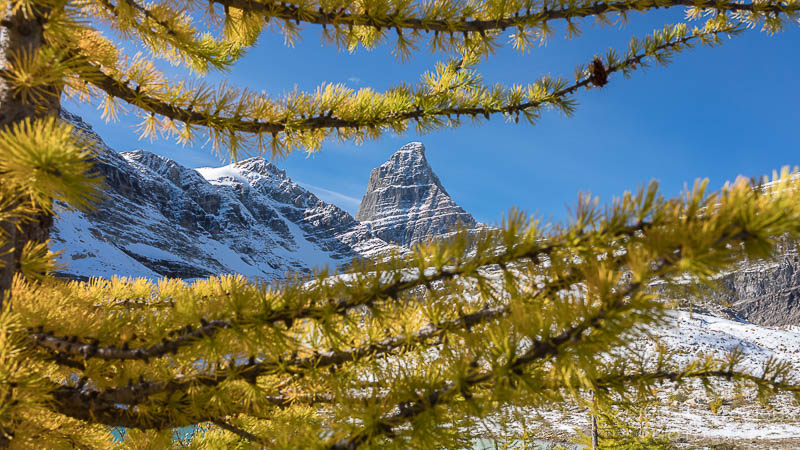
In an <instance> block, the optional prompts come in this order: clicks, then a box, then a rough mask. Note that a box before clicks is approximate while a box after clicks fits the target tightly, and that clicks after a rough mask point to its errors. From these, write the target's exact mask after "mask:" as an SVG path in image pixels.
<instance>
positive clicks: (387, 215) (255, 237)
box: [51, 113, 800, 326]
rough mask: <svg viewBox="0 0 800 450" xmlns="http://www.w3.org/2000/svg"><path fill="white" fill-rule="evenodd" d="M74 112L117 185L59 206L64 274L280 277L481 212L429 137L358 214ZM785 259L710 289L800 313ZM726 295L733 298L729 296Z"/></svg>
mask: <svg viewBox="0 0 800 450" xmlns="http://www.w3.org/2000/svg"><path fill="white" fill-rule="evenodd" d="M64 118H65V119H66V120H68V121H70V122H71V123H73V124H74V125H75V126H76V127H78V129H79V130H80V131H81V132H83V133H85V134H86V135H87V136H89V137H90V138H91V139H92V140H93V141H94V143H95V146H94V147H95V152H96V157H95V159H96V167H97V169H98V170H99V171H100V172H101V173H102V174H103V176H104V177H105V180H106V184H107V187H106V189H105V190H104V193H105V195H106V197H105V199H104V200H103V201H102V202H101V203H100V204H99V205H97V207H96V209H94V210H93V211H91V212H88V213H84V212H77V211H69V210H67V209H65V208H63V207H60V208H58V210H57V211H58V217H57V218H56V221H55V225H54V228H53V231H52V233H51V242H52V245H51V247H52V249H53V250H62V254H61V257H60V258H61V261H62V262H64V263H66V264H67V265H68V269H67V270H66V271H65V273H63V274H62V275H64V276H68V277H72V278H85V277H90V276H100V277H106V278H107V277H111V276H112V275H121V276H130V277H148V278H160V277H163V276H169V277H179V278H200V277H207V276H209V275H215V274H223V273H241V274H243V275H245V276H248V277H250V278H253V279H258V278H260V279H267V280H269V279H275V278H278V277H281V276H283V275H285V274H286V273H287V272H288V271H295V272H302V273H308V272H310V271H311V270H312V269H313V268H314V267H315V266H316V267H320V266H330V267H337V266H341V265H344V264H347V263H349V262H350V261H352V260H353V259H354V258H373V257H380V256H381V255H384V254H387V253H388V252H389V251H391V250H392V249H394V250H399V251H401V252H402V251H404V250H405V249H408V248H410V247H411V246H412V245H414V244H416V243H418V242H422V241H424V240H427V239H430V238H437V237H443V236H446V235H447V234H448V233H449V232H450V231H451V230H452V229H453V227H455V226H457V225H462V226H465V227H467V228H472V229H476V230H477V229H480V228H481V227H483V226H484V225H482V224H479V223H477V222H476V221H475V219H474V218H473V217H472V216H471V215H470V214H468V213H467V212H466V211H464V209H462V208H461V207H460V206H458V205H457V204H456V203H455V202H454V201H453V199H452V198H451V197H450V196H449V195H448V193H447V191H446V190H445V188H444V187H443V186H442V183H441V182H440V181H439V178H438V177H437V176H436V174H435V173H434V171H433V169H432V168H431V166H430V165H429V164H428V162H427V160H426V159H425V147H424V146H423V145H422V143H419V142H412V143H410V144H407V145H405V146H403V147H402V148H400V149H399V150H398V151H397V152H396V153H394V154H393V155H392V156H391V157H390V158H389V160H388V161H387V162H385V163H384V164H382V165H381V166H379V167H377V168H375V169H374V170H373V171H372V173H371V174H370V177H369V185H368V187H367V192H366V194H365V195H364V198H363V200H362V202H361V205H360V207H359V209H358V214H356V217H355V218H353V216H351V215H350V214H348V213H347V212H346V211H344V210H342V209H340V208H338V207H336V206H334V205H331V204H329V203H325V202H323V201H322V200H320V199H319V198H317V197H316V196H315V195H314V194H312V193H311V192H309V191H308V190H306V189H304V188H303V187H301V186H299V185H298V184H297V183H295V182H293V181H292V180H291V178H289V177H288V176H287V175H286V173H285V172H284V171H283V170H280V169H279V168H278V167H277V166H275V165H274V164H273V163H271V162H269V161H266V160H264V159H263V158H251V159H247V160H244V161H240V162H238V163H235V164H231V165H228V166H225V167H219V168H203V169H188V168H186V167H183V166H181V165H180V164H178V163H176V162H175V161H172V160H170V159H168V158H165V157H162V156H158V155H155V154H153V153H150V152H146V151H142V150H138V151H134V152H125V153H117V152H115V151H114V150H112V149H110V148H109V147H107V146H106V145H105V144H104V143H103V141H102V139H101V138H100V137H99V136H98V135H97V134H96V133H94V131H92V129H91V127H90V126H89V125H87V124H86V123H84V122H83V121H82V120H81V119H80V118H79V117H77V116H74V115H71V114H69V113H64ZM779 255H780V256H779V258H778V259H777V261H775V262H771V263H767V264H765V263H761V262H742V264H741V265H740V267H739V269H737V270H735V271H732V272H730V273H728V274H725V275H723V276H721V277H720V278H719V279H718V280H719V281H720V283H721V284H722V285H723V286H724V288H723V289H722V290H718V291H708V293H707V295H705V296H704V298H702V299H695V304H697V302H698V301H699V302H700V303H702V302H703V301H704V300H712V301H710V302H707V303H706V304H707V305H708V310H709V311H710V312H714V313H715V314H717V315H721V316H723V317H731V318H735V319H736V320H749V321H752V322H755V323H759V324H762V325H773V326H774V325H790V324H800V259H798V255H797V249H796V246H795V245H794V244H792V243H788V242H787V243H784V244H783V247H782V249H781V250H780V252H779ZM720 300H723V301H724V303H727V305H728V307H727V308H720V307H719V304H720V303H721V302H720Z"/></svg>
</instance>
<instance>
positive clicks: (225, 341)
mask: <svg viewBox="0 0 800 450" xmlns="http://www.w3.org/2000/svg"><path fill="white" fill-rule="evenodd" d="M2 7H3V20H2V22H0V30H1V33H2V34H1V36H2V38H0V49H1V50H0V51H2V68H1V69H0V80H2V82H1V83H0V448H19V449H25V448H37V449H38V448H110V447H114V448H131V449H134V448H136V449H143V448H151V449H160V448H171V447H175V448H214V449H216V448H303V449H305V448H328V449H351V448H435V449H440V448H473V446H474V445H476V444H475V443H476V442H479V441H480V440H482V439H485V438H486V436H485V435H483V434H482V433H481V431H480V430H481V427H480V426H479V425H480V424H481V423H482V422H483V421H485V420H488V419H492V418H496V417H501V416H504V415H507V413H508V411H509V408H515V407H522V408H532V409H547V408H559V407H561V406H563V405H573V406H577V407H580V408H583V409H584V410H585V411H586V415H587V416H588V417H592V418H593V419H592V422H593V423H594V429H595V430H594V433H593V436H584V445H590V446H592V447H600V448H646V447H659V448H662V447H668V446H669V445H670V444H669V442H666V441H665V440H664V439H663V437H660V436H657V435H654V434H652V433H647V432H643V431H642V430H641V429H639V428H637V427H638V425H631V424H630V423H629V420H630V418H631V417H634V416H636V415H637V414H640V411H642V410H643V408H645V409H646V407H647V405H648V404H649V402H653V401H656V400H657V399H658V396H659V395H661V394H663V393H665V392H666V393H669V392H677V391H678V390H680V389H682V388H684V387H686V386H696V387H698V388H699V389H705V390H706V391H708V392H712V393H713V392H715V391H716V390H717V389H719V388H720V386H722V385H725V386H735V388H736V389H742V390H752V391H755V392H757V395H758V398H759V399H761V400H762V401H768V400H769V399H770V398H773V397H774V396H776V395H777V396H785V397H787V398H791V399H792V401H794V402H798V401H800V379H798V378H797V377H796V376H795V375H794V374H795V372H794V370H796V369H797V368H796V367H794V366H793V365H792V364H790V363H788V362H786V361H783V360H777V359H769V360H767V361H766V362H765V363H764V364H763V367H759V368H758V369H757V370H753V369H752V368H748V367H746V366H743V365H742V364H741V362H742V358H743V354H742V352H741V351H740V350H735V351H732V352H730V353H729V354H728V355H727V356H725V357H719V356H713V355H703V354H700V353H698V354H697V355H692V358H691V359H690V360H688V361H687V360H686V358H676V357H675V355H674V353H673V352H671V351H670V350H669V349H667V348H665V347H663V346H655V347H654V350H652V351H647V352H641V351H637V349H635V348H633V347H632V346H631V343H632V342H633V341H634V339H635V338H642V337H643V338H647V337H648V336H649V335H650V330H651V329H652V328H653V327H656V326H660V325H664V324H665V323H666V320H667V318H668V315H669V314H670V312H671V311H673V310H674V309H675V308H676V307H677V301H673V300H670V299H673V298H692V296H693V295H696V296H702V295H706V293H707V292H708V290H709V289H713V288H715V287H716V284H715V280H716V279H717V278H718V276H719V275H720V274H723V273H725V272H726V271H730V270H732V269H733V268H734V267H735V266H736V265H737V264H738V263H739V262H740V261H742V260H743V259H746V260H748V261H758V260H768V259H770V258H772V257H773V256H774V255H775V252H776V250H777V249H778V248H782V247H785V246H787V245H788V246H791V245H794V244H792V243H793V242H795V241H797V240H798V239H800V176H798V173H797V172H796V171H791V170H789V169H782V170H779V171H776V172H775V173H774V174H773V175H772V176H771V177H764V178H763V179H758V180H751V179H745V178H740V179H737V180H736V181H734V182H731V183H729V184H726V185H725V186H724V187H723V188H722V189H721V190H719V191H718V192H711V191H710V189H708V188H707V185H708V182H707V181H698V182H696V183H695V184H694V186H693V187H691V188H689V189H687V191H686V192H685V193H684V194H683V195H681V196H679V197H675V198H666V197H665V196H664V195H662V194H661V193H660V191H659V188H658V186H657V184H656V183H655V182H653V183H651V184H649V185H647V186H645V187H642V188H639V189H638V190H634V191H631V192H626V193H623V194H622V195H621V196H620V197H618V198H616V199H614V200H613V201H611V202H610V203H607V204H605V205H603V204H600V203H599V202H598V201H596V200H595V199H594V198H592V197H590V196H583V195H582V196H579V200H578V202H577V204H576V205H575V206H574V208H573V211H572V217H571V219H570V220H569V222H567V223H564V224H552V223H549V222H546V221H543V220H540V219H538V218H535V217H532V216H528V215H527V214H525V213H523V212H520V211H518V210H512V211H510V212H509V213H508V214H507V215H506V216H505V218H504V219H503V220H502V222H501V224H500V225H499V226H497V227H484V228H482V229H480V230H479V231H475V230H474V229H472V230H467V229H463V230H461V231H459V232H457V233H454V234H453V235H452V236H451V237H448V238H446V239H432V240H430V241H428V242H423V243H421V244H418V245H416V246H414V247H413V248H412V249H411V250H410V251H399V250H398V251H393V252H391V253H388V254H385V255H381V256H380V257H376V258H371V259H366V258H364V259H357V260H354V261H352V262H351V263H349V264H348V265H347V266H345V267H341V268H338V269H319V270H317V271H316V272H314V273H313V274H303V273H290V272H287V274H286V276H285V277H283V278H282V279H280V280H277V281H269V282H267V281H259V280H252V279H248V278H246V277H244V276H241V275H220V276H218V277H210V278H206V279H200V280H193V281H188V280H186V281H185V280H182V279H166V278H165V279H161V280H157V281H153V280H147V279H129V278H124V277H114V278H112V279H103V278H99V277H98V278H92V279H90V280H88V281H75V280H67V279H64V278H62V277H58V276H56V274H55V273H54V272H57V271H58V270H59V269H60V263H59V262H58V261H57V255H56V254H54V253H53V252H51V251H50V249H49V242H48V236H49V233H50V228H51V227H52V225H53V223H54V214H56V211H57V210H58V208H57V206H59V207H63V208H70V209H74V210H80V211H85V210H90V209H92V208H93V207H94V205H95V204H96V202H97V201H98V200H99V199H100V198H101V197H102V195H103V194H102V188H103V184H104V180H103V177H102V176H100V175H99V174H98V172H97V171H95V169H93V161H94V155H95V153H94V148H93V144H92V143H91V141H90V140H88V139H87V138H86V136H85V135H84V133H82V132H81V130H78V129H77V128H76V127H74V126H73V125H72V124H71V123H70V122H69V121H66V120H64V119H63V117H64V113H63V112H62V110H61V103H62V101H63V100H65V99H72V100H74V101H78V102H85V103H91V104H93V105H97V106H99V107H100V108H101V109H102V110H103V112H104V115H105V116H106V118H108V119H110V120H113V119H115V118H116V117H117V115H118V114H120V113H122V112H123V110H126V108H127V110H129V111H131V114H136V115H138V116H139V117H140V118H141V128H140V130H141V133H142V136H144V137H161V138H164V139H173V140H174V141H175V143H176V144H191V143H195V142H198V141H205V140H207V141H209V142H210V143H211V144H212V146H213V149H214V150H215V151H217V152H219V153H221V154H224V155H226V156H228V157H229V158H230V159H231V160H234V161H236V160H237V159H240V158H241V157H242V156H243V155H247V154H262V155H268V156H269V157H272V158H276V157H281V156H285V155H288V154H290V153H292V152H297V151H301V152H307V153H309V154H311V153H315V152H319V151H322V150H323V148H324V146H325V144H326V143H331V142H337V141H338V142H354V143H362V142H364V141H367V140H373V139H379V138H380V137H381V136H384V135H386V134H394V135H402V134H403V133H405V132H407V131H409V130H416V131H417V132H420V133H427V132H434V131H436V130H441V129H445V128H455V127H459V126H461V125H466V124H480V123H482V122H485V121H487V120H489V119H490V118H491V117H492V116H501V117H504V118H506V119H507V120H510V121H514V122H519V121H522V122H528V123H529V124H531V125H534V124H535V123H536V122H537V120H538V119H539V118H540V117H541V116H542V115H543V114H559V113H560V114H562V115H564V116H567V117H569V116H570V115H572V113H573V112H574V111H575V109H576V107H577V101H576V98H578V97H580V94H581V92H583V91H585V90H588V89H596V88H601V87H604V86H605V87H604V88H603V89H605V90H609V89H614V86H615V84H618V83H624V82H625V81H624V79H625V78H627V77H629V76H631V75H633V74H634V73H635V72H637V71H641V69H643V68H647V67H652V66H661V65H664V64H666V63H668V62H669V61H670V60H671V59H672V58H676V57H680V53H681V52H684V51H687V50H689V49H692V48H695V47H715V46H717V45H719V44H721V43H722V39H723V38H728V37H734V36H737V35H739V34H741V33H759V32H761V33H769V34H776V33H778V32H780V31H781V30H783V29H784V28H786V27H794V26H797V25H798V22H799V21H800V0H780V1H778V0H743V1H739V0H735V1H733V0H714V1H711V0H423V1H420V0H358V1H355V2H349V1H341V0H288V1H280V2H278V1H272V0H208V1H207V2H205V1H203V2H196V1H193V0H153V1H149V2H142V1H140V0H2ZM663 8H676V9H677V8H681V9H685V12H686V14H685V23H677V24H675V25H673V26H667V27H664V28H663V29H657V30H655V31H653V33H652V34H650V35H647V36H644V37H641V38H633V39H631V41H630V43H629V45H628V46H627V47H626V48H622V49H617V50H614V49H610V50H608V51H606V52H604V53H603V56H596V57H594V58H593V59H591V60H589V61H576V63H581V64H579V65H578V66H577V67H576V68H575V72H574V74H568V75H566V76H564V77H561V78H555V77H549V76H545V77H542V78H539V79H535V80H532V79H520V80H519V81H520V83H529V84H515V85H513V86H503V85H498V84H491V85H489V84H487V83H485V82H484V80H483V78H482V77H481V74H480V73H479V66H480V64H483V63H488V64H491V61H492V57H493V55H494V52H495V50H496V49H498V48H499V47H501V46H505V45H508V46H511V47H513V49H515V50H517V51H519V52H522V53H525V52H529V51H535V50H534V48H535V47H537V46H538V45H539V44H540V43H542V42H544V41H545V40H547V39H558V38H560V37H561V36H560V34H561V33H560V32H559V33H557V34H559V36H556V35H555V34H556V33H554V31H553V30H554V29H556V28H558V29H559V30H560V29H566V31H567V38H575V39H580V37H579V35H580V31H581V30H580V28H581V27H583V26H585V24H586V23H589V22H590V21H599V22H601V23H606V24H616V23H618V22H625V21H628V20H635V19H636V18H635V17H634V15H633V13H636V17H641V16H642V14H645V15H646V14H649V13H652V12H653V11H655V10H657V9H663ZM629 16H631V17H630V18H629ZM559 27H561V28H559ZM311 29H314V30H316V29H320V30H321V33H322V34H323V36H324V38H325V39H326V40H327V42H328V43H329V44H330V47H332V48H331V49H330V51H336V49H338V50H339V51H351V50H354V49H357V48H364V49H366V50H372V49H375V48H379V49H382V48H385V47H386V45H387V44H388V45H393V46H394V47H393V48H394V50H393V52H394V53H395V54H396V55H397V58H398V59H401V60H408V59H411V58H413V57H414V55H415V54H417V53H419V52H422V51H430V52H432V53H433V54H435V55H437V56H441V58H442V62H441V63H439V64H437V65H436V66H435V67H434V68H431V69H430V71H428V72H425V73H424V74H423V75H422V76H421V78H420V79H419V80H418V81H416V80H410V81H409V82H408V83H403V84H399V85H397V86H395V87H393V88H390V89H388V90H386V91H384V92H378V91H376V90H373V89H370V88H362V89H358V90H354V89H351V88H348V87H346V86H344V85H341V84H325V85H321V86H319V87H318V88H317V89H316V90H314V91H313V92H303V91H300V90H298V89H295V90H294V91H291V90H287V91H286V92H287V93H281V94H280V95H279V94H278V93H275V94H274V95H269V94H268V93H264V92H260V93H257V92H253V91H250V90H247V89H240V88H237V87H235V86H232V85H230V84H220V85H217V86H212V85H209V84H207V83H203V81H202V79H203V74H206V73H210V72H215V71H216V72H224V71H228V70H230V69H231V68H232V67H233V66H234V65H235V63H236V62H237V60H239V59H240V58H242V57H243V56H244V55H245V53H246V52H247V51H248V49H250V48H252V47H253V46H255V45H256V44H257V41H258V39H259V36H260V35H261V33H262V32H277V33H281V34H283V35H284V37H285V39H286V41H287V42H288V43H291V42H293V41H295V40H296V39H299V38H300V36H301V35H302V34H303V33H304V32H309V30H311ZM109 36H113V39H112V38H111V37H109ZM772 39H781V37H780V36H779V35H776V36H774V37H772ZM131 41H133V42H137V43H141V46H143V47H144V48H146V50H147V51H145V52H140V53H135V54H134V53H133V52H130V54H128V53H126V52H124V51H122V50H121V48H122V43H124V42H131ZM599 50H600V49H598V51H599ZM695 51H713V50H709V49H708V48H703V49H702V50H700V49H697V50H695ZM742 57H743V58H746V57H747V55H742ZM159 60H162V61H166V62H168V63H170V64H173V65H175V66H182V67H183V68H185V69H186V70H187V72H188V73H190V74H191V75H189V76H187V78H186V79H180V78H176V77H174V76H171V75H169V74H166V73H163V72H161V71H159V69H158V64H159V63H161V62H162V61H159ZM643 76H646V75H643ZM286 88H287V89H290V86H287V87H286ZM518 126H520V127H522V126H527V125H524V124H520V125H518ZM532 129H533V128H532ZM311 163H312V162H309V164H311ZM645 176H646V175H645ZM684 306H685V305H684ZM598 427H599V431H598ZM176 430H178V431H177V432H176ZM637 430H638V431H637ZM120 434H124V439H119V435H120ZM495 438H497V437H496V436H495V437H492V439H495ZM534 438H536V436H535V435H533V436H510V437H509V439H510V440H512V441H514V442H517V444H515V445H520V446H524V445H530V446H533V445H534ZM526 439H528V441H526ZM497 445H503V443H502V442H499V441H498V443H497Z"/></svg>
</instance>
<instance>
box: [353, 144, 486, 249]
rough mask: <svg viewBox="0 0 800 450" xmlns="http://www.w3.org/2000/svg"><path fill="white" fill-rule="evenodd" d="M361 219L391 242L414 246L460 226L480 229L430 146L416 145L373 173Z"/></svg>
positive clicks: (381, 236)
mask: <svg viewBox="0 0 800 450" xmlns="http://www.w3.org/2000/svg"><path fill="white" fill-rule="evenodd" d="M356 220H359V221H360V222H361V223H363V224H365V225H367V226H369V228H370V230H371V231H372V232H373V233H375V235H376V236H378V237H380V238H381V239H383V240H385V241H387V242H393V243H397V244H398V245H402V246H410V245H413V244H416V243H418V242H421V241H424V240H427V239H430V238H432V237H438V236H444V235H446V234H447V233H448V232H450V231H452V230H453V229H454V228H455V227H457V226H458V225H462V226H465V227H467V228H475V227H476V226H478V223H477V221H476V220H475V219H474V218H473V217H472V216H471V215H470V214H469V213H467V212H466V211H464V209H462V208H461V207H460V206H458V205H457V204H456V203H455V202H454V201H453V199H452V198H450V195H449V194H448V193H447V191H446V190H445V188H444V186H442V183H441V182H440V181H439V177H437V176H436V174H435V173H434V172H433V169H432V168H431V166H430V165H429V164H428V161H427V159H425V146H424V145H422V143H421V142H411V143H409V144H406V145H404V146H403V147H401V148H400V150H398V151H397V152H395V153H394V154H393V155H392V156H391V157H390V158H389V160H388V161H386V162H385V163H383V164H381V165H380V166H379V167H376V168H375V169H373V170H372V173H370V175H369V184H368V186H367V192H366V194H364V198H363V200H361V206H359V208H358V213H357V214H356Z"/></svg>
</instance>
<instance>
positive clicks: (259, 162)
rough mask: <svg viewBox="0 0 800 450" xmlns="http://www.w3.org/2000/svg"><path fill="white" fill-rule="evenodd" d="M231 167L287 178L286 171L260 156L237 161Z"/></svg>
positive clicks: (267, 175)
mask: <svg viewBox="0 0 800 450" xmlns="http://www.w3.org/2000/svg"><path fill="white" fill-rule="evenodd" d="M233 167H236V168H237V169H240V170H244V171H248V172H255V173H258V174H260V175H264V176H266V177H270V176H278V177H280V178H288V177H287V176H286V171H284V170H281V169H279V168H278V166H276V165H275V164H273V163H272V162H271V161H268V160H266V159H264V158H262V157H261V156H256V157H254V158H248V159H244V160H242V161H238V162H236V163H234V164H233Z"/></svg>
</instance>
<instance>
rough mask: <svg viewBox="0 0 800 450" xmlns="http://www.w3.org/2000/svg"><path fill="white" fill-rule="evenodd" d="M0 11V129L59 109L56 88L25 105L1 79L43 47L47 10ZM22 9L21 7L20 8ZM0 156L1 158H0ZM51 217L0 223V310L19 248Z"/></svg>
mask: <svg viewBox="0 0 800 450" xmlns="http://www.w3.org/2000/svg"><path fill="white" fill-rule="evenodd" d="M6 8H7V9H6V10H5V11H3V19H2V20H1V21H0V129H2V128H5V127H8V126H10V125H12V124H14V123H16V122H20V121H22V120H24V119H25V118H28V117H44V116H55V115H57V114H58V112H59V108H60V88H59V87H58V86H53V87H51V88H49V89H47V93H48V94H50V95H45V96H43V100H42V101H41V102H39V103H35V104H34V103H26V102H24V101H23V99H22V98H21V97H20V95H19V94H18V93H17V92H14V90H13V89H11V87H10V86H9V83H8V81H7V79H6V77H5V76H4V75H5V74H6V71H7V70H8V69H9V67H10V66H11V65H13V63H14V60H15V59H16V58H19V57H20V56H22V55H30V54H32V53H35V52H37V51H39V49H40V48H41V47H42V46H43V45H44V36H43V31H44V23H45V17H46V15H47V11H46V10H44V9H41V8H38V9H36V8H37V7H35V6H34V8H35V9H34V10H33V11H32V12H28V14H26V13H25V12H24V11H22V10H19V11H17V12H16V13H14V14H12V13H11V4H8V5H7V6H6ZM20 9H22V8H20ZM0 157H2V156H1V155H0ZM52 224H53V218H52V217H51V216H50V215H47V214H39V215H37V216H35V217H30V218H28V220H15V221H8V222H2V223H0V232H2V233H3V234H4V235H5V238H6V243H5V245H2V246H0V264H1V265H2V267H0V307H1V306H2V304H3V300H4V299H5V297H6V293H7V291H8V290H9V288H10V287H11V282H12V280H13V278H14V274H15V273H16V272H18V271H19V261H20V255H21V252H22V248H23V246H24V245H25V243H26V242H28V241H32V240H33V241H44V240H46V239H47V238H48V235H49V234H50V226H51V225H52Z"/></svg>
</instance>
